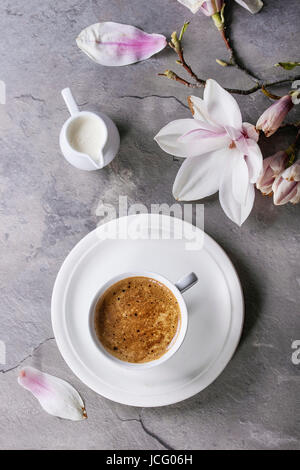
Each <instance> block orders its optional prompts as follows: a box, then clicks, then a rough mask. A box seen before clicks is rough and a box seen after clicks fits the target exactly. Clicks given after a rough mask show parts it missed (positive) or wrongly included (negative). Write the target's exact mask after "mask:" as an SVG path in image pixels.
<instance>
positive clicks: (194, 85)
mask: <svg viewBox="0 0 300 470" xmlns="http://www.w3.org/2000/svg"><path fill="white" fill-rule="evenodd" d="M157 75H159V76H160V77H167V78H168V79H169V80H175V81H176V82H179V83H181V84H182V85H185V86H187V87H189V88H201V86H202V87H204V86H205V82H204V84H203V85H200V84H198V83H190V82H188V81H187V80H185V79H184V78H182V77H179V75H177V74H176V73H175V72H173V71H172V70H166V71H165V72H163V73H158V74H157Z"/></svg>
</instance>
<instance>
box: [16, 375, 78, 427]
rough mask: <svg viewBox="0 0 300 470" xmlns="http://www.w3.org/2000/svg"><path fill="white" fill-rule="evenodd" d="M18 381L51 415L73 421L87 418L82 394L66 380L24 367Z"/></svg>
mask: <svg viewBox="0 0 300 470" xmlns="http://www.w3.org/2000/svg"><path fill="white" fill-rule="evenodd" d="M18 382H19V384H20V385H21V387H23V388H25V389H26V390H29V391H30V392H31V393H32V394H33V395H34V396H35V398H37V400H38V401H39V403H40V405H41V407H42V408H43V409H44V410H45V411H46V412H47V413H49V414H50V415H53V416H57V417H59V418H64V419H69V420H72V421H81V420H83V419H85V418H87V414H86V410H85V407H84V403H83V401H82V398H81V396H80V395H79V393H78V392H77V391H76V390H75V388H74V387H72V385H70V384H69V383H68V382H66V381H65V380H62V379H59V378H58V377H54V376H53V375H50V374H45V373H44V372H41V371H39V370H38V369H35V368H33V367H24V368H23V369H22V370H21V371H20V373H19V377H18Z"/></svg>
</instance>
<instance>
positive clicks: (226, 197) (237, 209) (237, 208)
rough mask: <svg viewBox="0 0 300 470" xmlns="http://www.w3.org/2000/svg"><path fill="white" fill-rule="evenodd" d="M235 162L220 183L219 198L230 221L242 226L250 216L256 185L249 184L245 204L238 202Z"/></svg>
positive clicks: (227, 169) (228, 168) (229, 166)
mask: <svg viewBox="0 0 300 470" xmlns="http://www.w3.org/2000/svg"><path fill="white" fill-rule="evenodd" d="M234 160H235V159H233V161H232V164H231V165H228V166H227V168H226V170H225V172H224V174H223V177H222V179H221V182H220V190H219V198H220V204H221V207H222V209H223V211H224V212H225V214H226V215H227V217H229V219H231V220H232V221H233V222H234V223H236V224H237V225H239V226H241V225H242V224H243V223H244V222H245V220H246V219H247V217H248V216H249V214H250V212H251V210H252V207H253V204H254V198H255V191H254V185H253V184H251V183H249V184H248V188H247V196H246V200H245V203H244V204H241V203H240V202H238V201H237V199H236V197H235V196H234V193H233V181H232V180H233V177H232V170H233V164H234Z"/></svg>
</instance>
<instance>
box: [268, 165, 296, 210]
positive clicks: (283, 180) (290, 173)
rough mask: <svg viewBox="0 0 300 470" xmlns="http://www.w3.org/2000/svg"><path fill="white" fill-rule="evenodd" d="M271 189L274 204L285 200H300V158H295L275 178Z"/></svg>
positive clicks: (279, 203)
mask: <svg viewBox="0 0 300 470" xmlns="http://www.w3.org/2000/svg"><path fill="white" fill-rule="evenodd" d="M272 189H273V193H274V197H273V200H274V204H276V206H281V205H283V204H286V203H287V202H291V203H292V204H298V203H299V202H300V160H297V161H296V162H295V163H294V164H293V165H291V166H290V167H288V168H287V169H286V170H284V172H283V173H281V175H279V176H278V177H277V178H276V179H275V181H274V183H273V186H272Z"/></svg>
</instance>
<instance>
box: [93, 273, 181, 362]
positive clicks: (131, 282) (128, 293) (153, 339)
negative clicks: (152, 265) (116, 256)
mask: <svg viewBox="0 0 300 470" xmlns="http://www.w3.org/2000/svg"><path fill="white" fill-rule="evenodd" d="M180 325H181V312H180V307H179V304H178V301H177V299H176V297H175V295H174V294H173V292H172V291H171V290H170V289H169V288H168V287H167V286H166V285H164V284H163V283H161V282H159V281H158V280H156V279H152V278H150V277H146V276H136V277H127V278H125V279H122V280H120V281H118V282H116V283H115V284H113V285H112V286H110V287H109V288H108V289H107V290H106V291H105V292H104V294H103V295H102V296H101V297H100V299H99V300H98V302H97V304H96V307H95V316H94V328H95V332H96V335H97V337H98V339H99V340H100V342H101V344H102V345H103V347H104V348H105V349H106V350H107V351H108V352H109V353H110V354H111V355H113V356H115V357H116V358H118V359H119V360H121V361H125V362H131V363H146V362H150V361H155V360H156V359H159V358H160V357H161V356H163V355H164V354H165V353H166V352H167V351H168V349H169V348H170V345H171V344H173V343H174V341H175V340H176V337H177V334H178V332H179V330H180Z"/></svg>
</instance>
